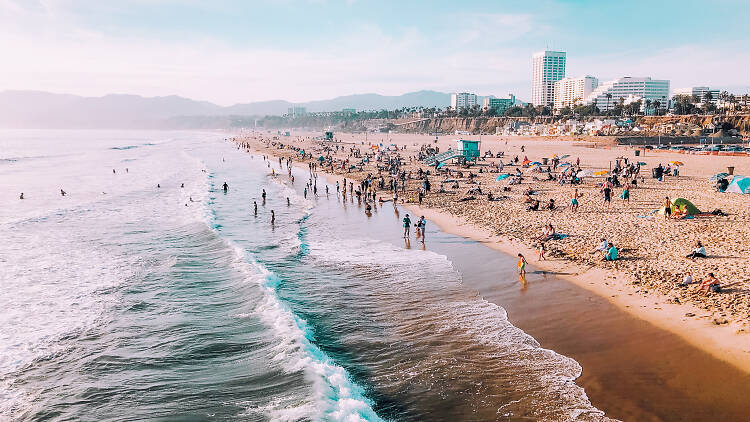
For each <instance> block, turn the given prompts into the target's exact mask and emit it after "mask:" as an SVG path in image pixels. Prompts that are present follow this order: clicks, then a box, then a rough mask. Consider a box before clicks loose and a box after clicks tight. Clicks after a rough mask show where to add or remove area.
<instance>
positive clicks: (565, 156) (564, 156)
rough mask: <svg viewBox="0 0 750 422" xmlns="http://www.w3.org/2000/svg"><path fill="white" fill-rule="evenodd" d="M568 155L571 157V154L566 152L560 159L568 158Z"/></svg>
mask: <svg viewBox="0 0 750 422" xmlns="http://www.w3.org/2000/svg"><path fill="white" fill-rule="evenodd" d="M568 157H570V154H565V155H563V156H562V157H560V159H561V160H564V159H566V158H568Z"/></svg>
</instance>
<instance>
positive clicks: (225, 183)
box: [222, 182, 229, 193]
mask: <svg viewBox="0 0 750 422" xmlns="http://www.w3.org/2000/svg"><path fill="white" fill-rule="evenodd" d="M222 187H223V188H224V193H226V192H227V190H228V189H229V185H227V182H224V184H223V185H222Z"/></svg>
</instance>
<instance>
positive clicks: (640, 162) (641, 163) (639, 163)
mask: <svg viewBox="0 0 750 422" xmlns="http://www.w3.org/2000/svg"><path fill="white" fill-rule="evenodd" d="M638 165H639V166H645V165H646V163H645V162H643V161H639V162H638Z"/></svg>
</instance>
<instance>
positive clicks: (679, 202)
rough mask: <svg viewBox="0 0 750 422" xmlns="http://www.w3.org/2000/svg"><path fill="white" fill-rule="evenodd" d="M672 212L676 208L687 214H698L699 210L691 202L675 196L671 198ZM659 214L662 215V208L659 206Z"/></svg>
mask: <svg viewBox="0 0 750 422" xmlns="http://www.w3.org/2000/svg"><path fill="white" fill-rule="evenodd" d="M671 208H672V214H674V212H675V210H676V209H677V208H680V209H681V210H682V209H684V210H685V213H686V214H687V215H695V214H700V213H701V210H699V209H698V207H696V206H695V205H693V203H692V202H690V201H688V200H687V199H685V198H675V199H673V200H672V207H671ZM658 214H659V215H664V208H659V211H658Z"/></svg>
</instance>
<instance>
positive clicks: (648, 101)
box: [644, 98, 651, 115]
mask: <svg viewBox="0 0 750 422" xmlns="http://www.w3.org/2000/svg"><path fill="white" fill-rule="evenodd" d="M650 109H651V100H650V99H648V98H646V109H645V110H644V112H645V113H644V114H646V115H648V111H649V110H650Z"/></svg>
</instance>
